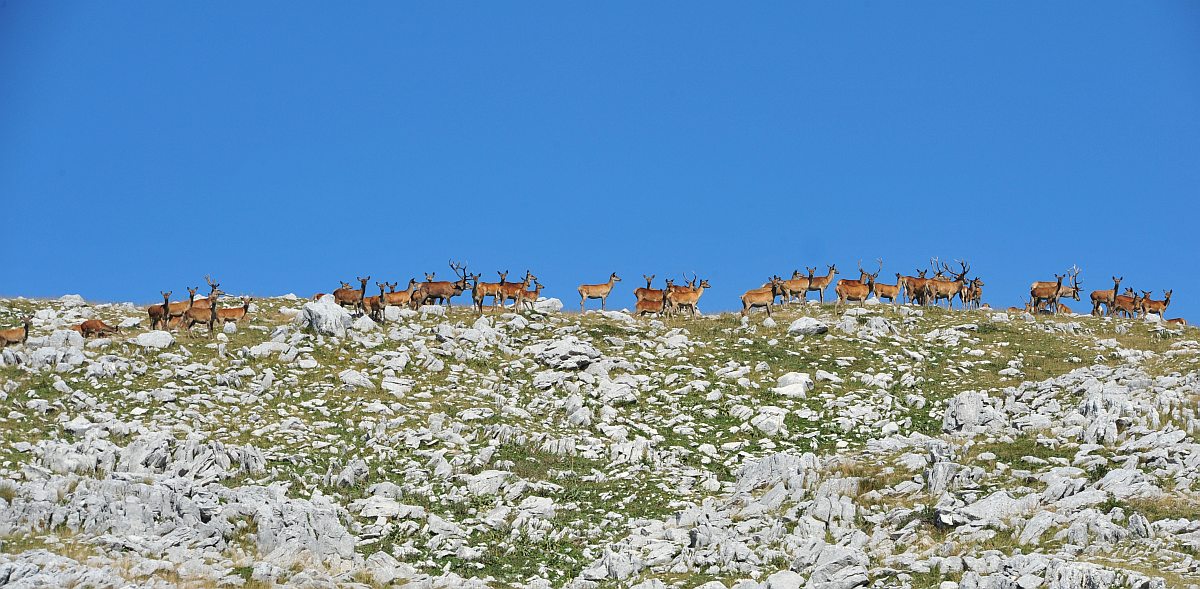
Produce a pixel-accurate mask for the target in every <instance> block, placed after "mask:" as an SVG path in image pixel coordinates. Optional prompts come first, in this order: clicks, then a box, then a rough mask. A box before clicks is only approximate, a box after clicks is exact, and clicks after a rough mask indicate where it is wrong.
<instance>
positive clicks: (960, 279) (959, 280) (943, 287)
mask: <svg viewBox="0 0 1200 589" xmlns="http://www.w3.org/2000/svg"><path fill="white" fill-rule="evenodd" d="M955 261H956V262H958V266H959V268H960V269H961V270H962V271H961V272H955V271H953V270H951V269H950V266H949V265H948V264H946V263H944V262H943V263H942V270H943V271H945V272H946V273H948V274H953V275H954V278H953V279H946V278H942V279H932V280H930V281H929V282H927V283H926V287H927V288H928V289H929V292H930V294H931V295H932V298H933V301H932V302H933V304H934V305H936V304H937V303H938V301H940V300H942V299H946V308H947V309H953V308H954V297H956V296H957V297H958V298H959V302H962V291H963V288H964V287H965V286H966V284H967V282H966V280H967V273H968V272H970V271H971V265H970V264H967V263H965V262H963V261H961V260H955ZM939 274H940V272H939ZM964 306H965V305H964Z"/></svg>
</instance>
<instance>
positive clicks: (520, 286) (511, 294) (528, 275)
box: [500, 270, 538, 307]
mask: <svg viewBox="0 0 1200 589" xmlns="http://www.w3.org/2000/svg"><path fill="white" fill-rule="evenodd" d="M537 279H538V277H537V276H534V275H533V272H530V271H529V270H525V279H524V280H522V281H521V282H505V283H504V284H501V285H500V306H501V307H503V306H504V305H505V303H507V302H508V301H509V300H512V301H513V306H516V300H517V295H518V294H519V293H520V292H521V291H523V290H525V289H527V288H529V283H530V282H533V281H535V280H537Z"/></svg>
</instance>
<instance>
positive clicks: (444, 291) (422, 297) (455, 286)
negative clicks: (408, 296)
mask: <svg viewBox="0 0 1200 589" xmlns="http://www.w3.org/2000/svg"><path fill="white" fill-rule="evenodd" d="M450 269H451V270H453V271H454V273H455V274H456V275H457V276H458V280H455V281H453V282H450V281H445V280H442V281H438V282H422V283H421V284H419V285H418V286H417V288H416V290H414V291H413V294H412V300H411V301H410V304H411V305H412V308H414V309H416V308H418V307H420V306H421V305H425V304H429V303H431V302H439V301H445V303H446V307H450V306H451V304H452V302H451V299H452V298H454V297H456V296H458V295H460V294H462V293H464V292H466V290H467V288H468V287H469V286H470V279H469V278H468V277H467V267H466V265H465V264H459V263H457V262H454V261H453V260H452V261H450ZM431 276H432V275H426V278H429V277H431Z"/></svg>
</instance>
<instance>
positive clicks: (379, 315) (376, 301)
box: [362, 282, 387, 322]
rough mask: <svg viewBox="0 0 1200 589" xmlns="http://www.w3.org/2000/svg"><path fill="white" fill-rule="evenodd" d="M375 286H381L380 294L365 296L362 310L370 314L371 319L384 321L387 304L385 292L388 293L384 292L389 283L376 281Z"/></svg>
mask: <svg viewBox="0 0 1200 589" xmlns="http://www.w3.org/2000/svg"><path fill="white" fill-rule="evenodd" d="M375 286H378V287H379V296H377V297H376V296H370V297H363V300H362V310H363V313H365V314H366V315H368V316H370V317H371V319H374V320H375V321H378V322H383V308H384V307H385V306H386V304H385V303H384V299H383V297H384V295H385V294H387V293H386V292H384V289H386V288H387V283H386V282H376V283H375ZM364 294H365V293H364Z"/></svg>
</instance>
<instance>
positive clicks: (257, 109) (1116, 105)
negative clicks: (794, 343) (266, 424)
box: [0, 0, 1200, 319]
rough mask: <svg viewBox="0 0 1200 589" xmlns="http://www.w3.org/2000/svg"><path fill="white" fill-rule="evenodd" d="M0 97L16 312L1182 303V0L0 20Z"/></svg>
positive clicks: (431, 6)
mask: <svg viewBox="0 0 1200 589" xmlns="http://www.w3.org/2000/svg"><path fill="white" fill-rule="evenodd" d="M0 80H3V82H2V83H0V199H3V209H2V210H3V211H4V217H5V218H6V221H5V223H6V224H7V225H8V226H9V229H10V231H9V233H8V235H7V239H6V245H7V247H6V248H5V256H4V257H5V264H4V265H5V272H4V279H3V280H2V281H0V293H3V294H8V295H13V294H22V295H26V296H57V295H60V294H62V293H68V292H69V293H76V292H77V293H80V294H83V295H84V296H86V297H89V298H94V299H101V300H135V301H139V302H153V300H154V299H155V297H156V296H157V292H158V291H159V290H160V289H161V290H167V289H172V290H175V291H176V292H177V293H178V292H182V291H183V287H184V286H186V285H195V284H197V283H201V284H202V282H203V281H202V279H201V277H202V276H203V275H204V274H206V273H212V274H214V275H216V276H217V277H218V278H219V279H220V281H221V283H222V285H223V288H224V289H225V290H228V291H229V292H231V293H242V292H245V293H254V294H259V295H264V294H279V293H285V292H296V293H298V294H310V293H312V292H315V291H319V290H324V291H328V290H329V289H331V288H334V287H336V286H337V281H338V280H345V279H352V278H353V277H354V276H356V275H366V274H371V275H372V276H374V277H375V278H377V279H382V278H387V279H389V280H397V281H400V282H405V281H406V280H407V279H408V278H409V277H411V276H420V273H421V272H424V271H429V270H437V271H438V272H439V275H446V274H448V273H449V269H448V268H446V260H447V258H450V257H453V258H456V259H460V260H465V261H468V262H469V263H470V266H471V268H472V270H474V271H482V272H483V273H484V275H485V276H486V277H489V278H492V277H494V271H495V270H498V269H505V268H508V269H511V270H513V271H514V274H516V273H517V272H519V271H522V270H524V269H526V268H530V269H532V270H533V271H534V272H535V273H536V274H538V275H539V276H540V277H541V278H542V282H543V283H544V284H545V285H546V294H549V295H550V296H559V297H561V298H563V299H564V300H565V301H566V302H567V304H568V306H571V305H574V304H576V300H577V295H576V294H575V286H576V285H577V284H579V283H580V282H581V281H587V282H599V281H602V280H603V279H604V278H606V277H607V275H608V273H609V272H610V271H613V270H616V271H617V272H618V273H620V274H621V275H622V276H623V277H624V278H625V281H624V282H623V283H622V284H620V285H619V290H618V291H617V294H615V295H614V298H613V299H612V301H610V302H613V303H615V304H614V305H613V306H618V307H619V306H631V305H632V295H631V294H630V292H629V291H630V290H632V289H633V288H635V287H637V286H638V285H639V283H641V282H642V281H641V278H640V277H641V274H643V273H657V274H658V275H659V276H660V278H661V277H663V276H665V275H673V276H679V275H680V274H681V273H683V272H691V271H696V272H698V273H699V274H700V275H701V276H705V277H708V278H709V279H710V280H711V282H712V284H713V288H712V289H711V291H710V292H709V293H708V294H706V295H705V297H704V299H703V301H702V305H701V306H702V307H704V308H706V309H708V310H717V309H730V308H734V307H736V306H737V305H738V303H737V296H738V295H739V294H740V293H741V292H742V291H744V290H745V289H746V288H750V287H754V286H757V285H759V284H761V283H762V282H763V281H764V280H765V278H766V277H767V276H768V275H770V274H772V273H790V272H791V270H792V269H794V268H800V267H802V266H804V265H823V264H826V263H833V262H836V263H837V264H838V265H839V267H841V268H844V269H846V272H845V273H846V274H852V272H851V271H852V270H853V268H854V266H855V262H856V261H857V260H858V259H860V258H861V259H864V260H874V259H875V258H877V257H883V258H884V275H885V276H891V275H892V274H894V272H896V271H903V272H906V273H908V272H911V271H912V270H913V269H914V268H915V267H917V266H925V265H927V263H928V262H927V260H928V259H929V257H930V256H933V255H938V256H941V257H942V258H943V259H952V258H965V259H968V260H969V261H970V262H971V263H972V265H973V267H974V270H975V272H974V274H977V275H980V276H982V277H983V278H984V279H985V281H986V282H987V288H986V289H985V292H986V296H985V299H986V300H989V301H990V302H991V303H992V304H993V305H994V306H1008V305H1010V304H1017V303H1018V301H1019V299H1022V298H1025V297H1027V295H1028V285H1029V282H1030V281H1031V280H1033V279H1052V277H1053V274H1054V273H1055V272H1056V271H1061V270H1062V269H1063V268H1065V267H1067V266H1070V265H1071V264H1072V263H1075V264H1078V265H1079V266H1080V267H1082V268H1083V281H1084V286H1085V288H1086V289H1088V290H1091V289H1092V288H1107V287H1109V286H1110V285H1111V282H1110V280H1109V277H1110V276H1111V275H1112V274H1114V273H1116V274H1123V275H1124V277H1125V284H1127V285H1131V286H1134V287H1136V288H1142V289H1147V290H1151V289H1152V290H1154V291H1155V294H1156V296H1157V295H1160V294H1161V289H1163V288H1174V289H1175V294H1176V298H1175V300H1174V303H1173V304H1172V308H1171V310H1170V311H1169V312H1168V315H1169V316H1178V315H1183V316H1187V315H1188V314H1189V313H1192V312H1193V311H1194V310H1195V309H1197V308H1200V307H1197V303H1195V302H1194V301H1195V298H1196V297H1197V296H1200V281H1198V279H1197V278H1196V276H1197V268H1196V264H1195V262H1194V260H1195V253H1196V252H1197V251H1198V250H1200V247H1198V246H1200V243H1198V239H1197V234H1196V221H1195V217H1196V211H1197V205H1196V204H1194V200H1195V197H1196V196H1197V187H1200V165H1198V164H1200V4H1196V3H1190V2H1153V3H1136V4H1130V3H1127V2H1059V3H1000V2H992V3H976V2H972V3H961V2H945V3H940V2H939V3H887V2H867V3H863V2H857V3H847V2H837V3H811V4H809V3H796V2H779V3H757V4H753V5H749V6H748V5H745V4H740V5H735V4H728V3H710V2H687V3H682V2H676V3H650V4H647V3H642V2H638V3H600V4H597V3H582V2H545V3H542V2H521V3H420V4H414V3H397V2H358V3H353V4H351V5H344V4H334V3H309V2H254V3H234V2H218V1H214V2H203V3H152V2H143V3H88V2H33V1H27V0H8V1H7V2H6V3H3V4H2V5H0ZM1083 306H1084V305H1082V304H1076V307H1077V308H1079V307H1083ZM1197 319H1200V317H1198V318H1197Z"/></svg>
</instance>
